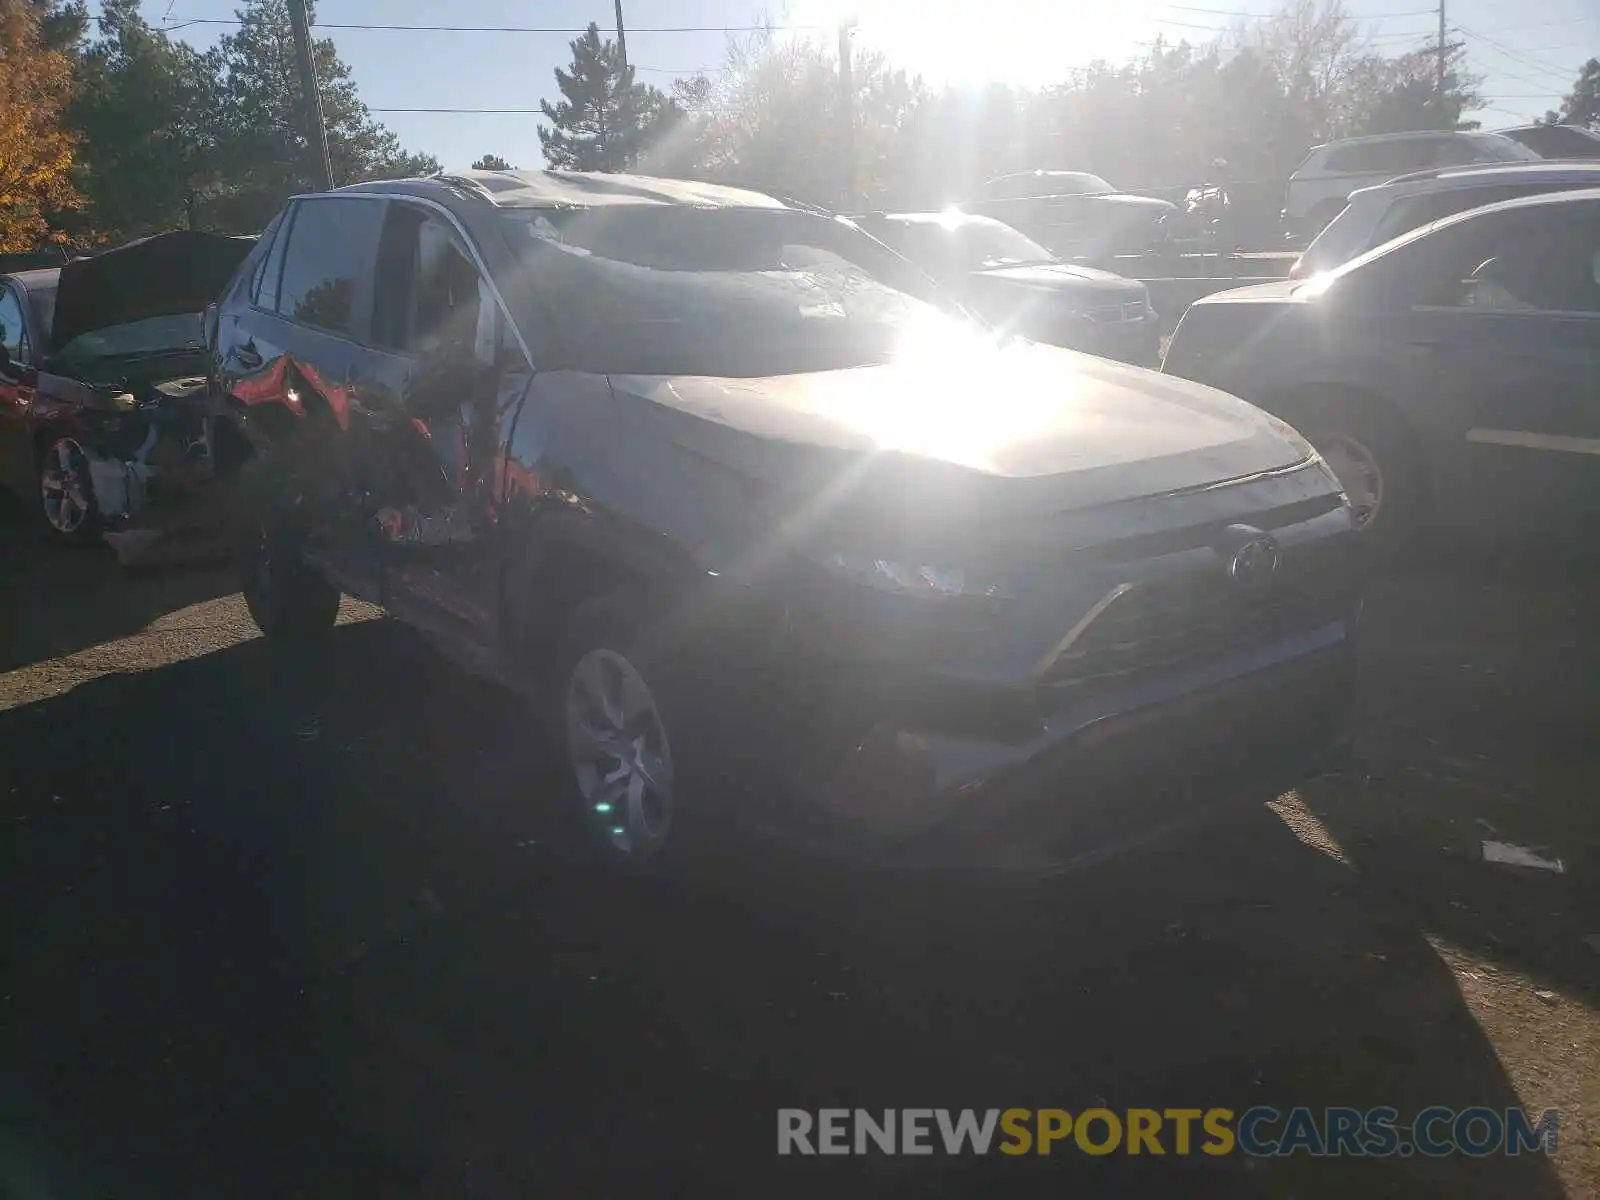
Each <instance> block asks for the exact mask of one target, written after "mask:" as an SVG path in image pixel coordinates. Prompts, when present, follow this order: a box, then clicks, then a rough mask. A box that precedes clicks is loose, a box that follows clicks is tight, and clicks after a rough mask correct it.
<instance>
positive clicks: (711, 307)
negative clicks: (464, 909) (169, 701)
mask: <svg viewBox="0 0 1600 1200" xmlns="http://www.w3.org/2000/svg"><path fill="white" fill-rule="evenodd" d="M208 338H209V346H210V352H211V355H212V364H211V379H212V391H213V402H214V405H215V414H216V416H217V417H218V418H219V419H224V420H228V421H232V422H234V423H235V424H236V425H237V427H238V429H239V430H240V431H241V432H242V434H243V435H244V436H245V437H246V438H247V439H248V441H249V443H250V444H251V445H252V446H253V447H254V448H255V452H256V457H255V459H254V460H253V461H251V462H249V463H248V464H246V470H247V472H248V474H249V475H250V476H251V477H252V478H251V481H250V484H249V486H248V487H246V488H244V489H243V490H244V491H245V493H246V495H248V496H250V497H252V498H253V499H252V502H251V503H252V507H251V508H250V509H249V511H251V512H252V513H253V514H254V515H253V517H252V518H251V519H250V520H249V521H248V522H247V524H248V531H247V533H246V534H245V538H244V542H243V547H242V550H243V558H242V573H243V576H244V590H245V596H246V599H247V601H248V603H249V606H250V611H251V613H252V615H253V616H254V617H255V620H256V622H257V624H259V625H260V627H261V629H262V630H263V631H264V632H265V633H266V634H268V635H269V636H277V635H296V636H306V635H313V634H316V633H319V632H321V631H324V630H326V629H327V628H328V627H329V626H331V625H332V624H333V622H334V617H335V610H336V608H337V605H338V600H339V594H340V593H341V592H346V593H350V594H352V595H355V596H358V597H361V598H364V599H366V600H370V601H374V602H378V603H381V604H382V605H383V606H384V607H386V608H387V609H388V610H389V611H390V612H391V613H393V614H394V615H395V616H397V617H399V618H400V619H401V620H403V621H406V622H408V623H410V624H411V625H413V626H414V627H416V628H417V629H419V630H421V631H422V632H423V633H424V634H425V635H427V636H428V637H429V638H430V639H431V640H432V641H434V642H435V643H437V644H438V645H439V646H440V647H441V648H442V649H443V650H444V651H445V652H446V653H447V654H449V655H450V656H452V657H454V658H456V659H457V660H459V661H461V662H463V663H465V664H467V665H469V666H470V667H472V668H474V669H477V670H479V671H483V672H486V673H489V674H491V675H493V676H495V677H498V678H500V679H503V680H505V681H507V682H510V683H512V684H513V685H515V686H516V687H518V688H519V689H520V690H524V691H526V692H529V693H531V694H533V695H534V696H536V697H539V698H542V702H541V703H538V704H535V705H534V706H533V708H532V711H533V712H534V713H536V714H542V716H541V719H548V720H549V722H550V727H551V728H550V732H551V733H552V734H553V735H554V738H555V741H556V743H557V744H558V745H559V746H561V747H562V748H563V751H564V753H565V755H566V759H567V768H568V770H567V776H568V778H569V779H570V781H571V784H572V793H573V795H572V803H573V809H572V811H574V812H581V813H583V814H586V820H587V822H588V824H589V825H590V827H591V828H592V831H593V832H594V833H595V835H596V836H597V840H598V843H599V845H600V846H601V847H602V848H603V850H604V852H606V853H608V854H612V855H614V856H616V857H619V858H621V859H623V860H626V861H637V860H643V859H657V860H659V856H660V855H661V853H662V851H663V850H667V849H669V848H677V849H676V850H675V853H681V852H682V850H681V847H682V846H683V845H684V844H685V843H686V842H687V843H688V844H695V843H698V842H700V838H699V836H698V835H697V834H696V830H697V828H698V830H700V831H702V832H703V831H705V830H706V829H708V828H714V829H719V830H720V829H726V828H728V827H730V824H737V823H741V822H742V823H748V824H753V825H757V826H761V827H764V828H766V829H767V830H769V831H772V830H774V829H776V828H781V829H782V830H783V832H785V833H787V834H788V835H790V836H797V837H801V838H802V839H804V840H805V841H807V842H811V843H818V842H825V843H832V844H834V845H837V846H840V847H846V846H848V847H850V848H852V849H855V850H860V849H861V848H862V847H863V846H865V847H868V848H869V849H871V850H874V851H878V852H881V853H882V854H883V855H886V856H888V857H889V858H891V859H895V860H897V861H907V862H918V863H922V862H933V861H941V860H943V858H944V857H945V856H950V857H953V858H955V859H960V860H966V861H972V859H973V856H974V855H977V854H979V853H980V851H984V852H987V851H989V850H994V851H996V852H998V850H999V848H1001V847H1009V846H1012V845H1014V844H1016V843H1017V842H1018V841H1021V842H1025V843H1028V844H1029V845H1030V846H1031V848H1032V849H1034V850H1037V849H1038V848H1039V847H1040V846H1041V845H1044V844H1047V843H1048V844H1052V845H1053V844H1055V842H1054V840H1053V839H1054V835H1056V834H1059V833H1062V832H1065V833H1066V834H1070V835H1071V837H1070V839H1069V843H1070V844H1071V845H1080V844H1082V843H1083V842H1084V841H1085V840H1087V839H1091V838H1093V839H1095V840H1096V841H1097V843H1099V842H1103V841H1104V840H1105V839H1106V838H1115V837H1117V836H1119V835H1134V836H1138V835H1145V834H1148V833H1149V832H1150V831H1151V829H1152V827H1153V826H1154V825H1155V824H1156V823H1158V822H1166V821H1172V820H1174V819H1177V818H1181V817H1185V816H1187V815H1189V812H1190V810H1189V809H1188V808H1186V804H1187V803H1188V802H1189V801H1188V800H1186V799H1175V798H1174V797H1192V795H1193V794H1194V793H1193V791H1192V789H1191V788H1190V787H1189V786H1188V785H1189V784H1190V783H1191V782H1192V781H1193V780H1195V779H1208V780H1210V779H1215V780H1221V779H1224V778H1228V779H1232V778H1234V777H1235V776H1236V774H1239V773H1247V774H1249V775H1251V776H1252V777H1267V776H1270V778H1271V780H1272V781H1273V782H1275V783H1281V784H1284V785H1288V784H1290V783H1292V782H1294V781H1297V780H1299V779H1301V778H1303V777H1304V776H1305V775H1306V774H1307V773H1309V772H1312V771H1314V769H1315V766H1316V764H1317V763H1318V762H1320V761H1322V759H1323V756H1324V755H1325V754H1326V753H1327V752H1328V751H1329V750H1330V749H1331V748H1334V747H1336V746H1337V745H1339V744H1340V743H1341V741H1342V738H1343V719H1344V714H1345V710H1346V706H1347V701H1348V696H1349V690H1350V684H1351V645H1350V641H1351V634H1352V628H1353V623H1354V619H1355V618H1354V614H1355V612H1356V609H1357V605H1358V599H1357V597H1356V595H1355V594H1354V592H1353V588H1352V582H1351V581H1352V579H1353V576H1352V575H1351V573H1350V571H1349V570H1348V562H1347V551H1348V549H1349V542H1350V540H1351V528H1352V524H1351V517H1350V512H1349V509H1348V507H1347V506H1346V504H1345V503H1344V500H1343V498H1342V496H1341V493H1340V491H1339V488H1338V485H1337V483H1336V481H1335V480H1334V478H1333V476H1332V475H1331V474H1330V472H1329V471H1328V470H1327V468H1326V467H1325V466H1324V465H1323V464H1322V462H1321V460H1320V459H1319V458H1318V457H1317V456H1316V455H1315V453H1314V452H1313V451H1312V450H1311V448H1310V446H1309V445H1308V444H1307V443H1306V442H1305V441H1303V440H1302V439H1301V438H1300V437H1299V436H1298V435H1296V434H1295V433H1294V432H1293V431H1292V430H1290V429H1289V428H1288V427H1287V426H1285V425H1284V424H1282V423H1281V422H1279V421H1278V420H1276V419H1275V418H1272V417H1269V416H1267V415H1266V414H1263V413H1261V412H1260V411H1258V410H1256V409H1254V408H1252V407H1250V406H1249V405H1247V404H1245V403H1243V402H1242V401H1239V400H1236V399H1234V398H1232V397H1230V396H1226V395H1223V394H1221V393H1219V392H1214V391H1211V390H1209V389H1207V388H1204V387H1199V386H1196V385H1194V384H1190V383H1186V382H1183V381H1180V380H1174V379H1170V378H1166V377H1163V376H1160V375H1157V374H1154V373H1148V372H1135V371H1129V370H1127V369H1126V368H1125V367H1122V366H1119V365H1117V364H1113V363H1108V362H1103V361H1101V360H1097V359H1092V358H1087V357H1084V356H1081V355H1076V354H1072V353H1068V352H1063V351H1060V350H1056V349H1054V348H1051V347H1047V346H1038V345H1034V344H1032V343H1028V342H1020V341H1006V340H1001V339H998V338H997V337H996V336H995V335H994V334H992V333H991V332H989V331H987V330H986V329H984V328H982V327H980V326H978V325H976V324H975V323H974V322H972V321H971V320H970V318H968V317H967V316H966V315H965V313H964V312H963V310H961V309H960V308H958V307H956V306H955V305H953V304H951V303H950V302H949V301H948V300H946V299H945V298H944V296H943V295H942V293H940V292H939V291H938V290H937V288H936V287H935V286H934V285H933V284H932V283H931V282H930V281H929V280H928V279H927V278H926V277H925V276H924V275H922V274H921V273H920V272H918V271H917V270H916V269H915V268H913V267H911V266H910V265H909V264H908V263H906V262H905V260H903V259H901V258H900V257H898V256H897V255H895V254H893V253H891V252H890V251H888V250H887V249H885V248H884V247H883V246H882V245H881V244H879V243H878V242H876V241H875V240H873V239H872V238H870V237H868V236H867V235H865V234H863V233H862V232H861V231H860V230H859V229H857V228H855V227H854V226H852V225H851V224H850V223H849V222H847V221H843V220H839V219H834V218H829V217H826V216H822V215H818V214H816V213H813V212H809V211H799V210H797V209H794V208H791V207H788V206H785V205H783V204H780V203H778V202H776V201H774V200H771V199H769V198H767V197H765V196H760V195H757V194H754V193H750V192H742V191H735V190H732V189H727V188H719V187H714V186H711V185H705V184H695V183H685V182H679V181H669V180H653V179H645V178H640V177H630V176H624V175H584V174H577V173H565V172H537V171H525V172H475V173H470V174H463V175H459V176H438V177H434V178H430V179H426V180H407V181H401V182H394V183H369V184H361V185H358V186H355V187H349V188H344V189H341V190H339V191H336V192H332V193H328V194H324V195H314V196H304V197H300V198H298V199H296V200H294V201H292V202H291V203H290V205H289V206H288V208H287V209H286V210H285V212H284V213H283V214H282V215H281V216H280V217H279V218H278V219H277V220H276V221H275V222H274V223H273V225H272V226H271V228H270V229H269V230H268V231H267V232H266V234H265V235H264V236H263V237H262V238H261V241H260V244H259V246H258V247H257V249H256V251H255V252H254V253H253V254H252V255H251V257H250V258H249V259H248V260H247V261H246V262H245V264H244V265H243V266H242V267H241V269H240V271H239V274H238V275H237V277H236V278H235V280H234V281H233V283H232V284H231V285H230V287H229V289H228V291H227V293H226V294H225V296H224V297H223V298H222V300H221V301H220V302H219V303H218V305H217V306H216V307H215V308H214V310H213V311H212V312H211V313H210V314H209V331H208ZM1236 768H1243V769H1244V770H1243V771H1242V772H1236V771H1235V769H1236ZM1130 771H1132V772H1133V773H1134V774H1135V775H1136V776H1137V778H1138V780H1139V781H1140V786H1139V787H1135V788H1126V787H1124V788H1120V789H1113V788H1111V787H1110V784H1111V783H1112V782H1116V781H1125V780H1126V779H1127V777H1128V772H1130ZM1051 779H1053V780H1055V781H1057V782H1056V786H1054V787H1048V788H1047V787H1043V786H1040V785H1041V783H1042V782H1043V781H1046V780H1051ZM1067 780H1070V781H1072V782H1063V781H1067ZM1168 782H1171V783H1172V784H1173V786H1172V787H1170V788H1169V787H1166V786H1164V785H1165V784H1166V783H1168ZM669 834H670V837H669ZM701 844H703V843H701Z"/></svg>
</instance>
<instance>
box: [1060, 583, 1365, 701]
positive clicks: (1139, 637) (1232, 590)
mask: <svg viewBox="0 0 1600 1200" xmlns="http://www.w3.org/2000/svg"><path fill="white" fill-rule="evenodd" d="M1294 566H1295V564H1293V562H1292V559H1290V560H1286V561H1285V563H1284V570H1283V573H1284V574H1285V575H1291V574H1292V573H1293V571H1294ZM1353 599H1354V597H1353V595H1352V592H1351V590H1350V589H1349V588H1348V587H1335V586H1329V582H1328V581H1327V580H1324V579H1313V578H1308V577H1306V576H1304V575H1303V576H1302V577H1301V578H1299V579H1297V580H1295V581H1294V582H1292V583H1287V582H1286V583H1276V582H1275V583H1273V584H1271V585H1269V586H1267V587H1265V588H1262V589H1260V590H1251V589H1247V588H1243V587H1240V586H1238V585H1236V584H1234V583H1233V582H1232V581H1230V580H1229V579H1228V578H1227V577H1226V576H1225V575H1224V574H1223V573H1222V572H1221V570H1220V569H1219V570H1217V571H1216V572H1215V573H1214V574H1212V573H1209V572H1208V573H1207V575H1206V576H1205V577H1204V578H1203V579H1195V578H1190V577H1186V578H1184V579H1183V580H1181V581H1177V582H1154V583H1149V584H1143V585H1137V586H1134V587H1132V588H1130V589H1129V590H1128V591H1127V592H1125V593H1124V594H1122V595H1120V596H1118V597H1117V598H1116V599H1115V600H1113V601H1112V602H1111V603H1110V604H1109V605H1107V606H1106V608H1105V610H1104V611H1103V612H1101V613H1100V615H1099V616H1098V617H1096V618H1095V619H1094V620H1093V621H1092V622H1091V623H1090V624H1089V625H1088V626H1087V627H1086V628H1085V629H1084V630H1083V632H1082V633H1081V634H1080V635H1079V636H1078V638H1077V639H1076V640H1075V641H1074V642H1073V643H1072V644H1071V645H1070V646H1068V647H1067V649H1066V650H1065V651H1064V652H1063V653H1062V654H1061V655H1060V657H1059V658H1057V659H1056V661H1055V662H1054V663H1052V664H1051V665H1050V667H1049V668H1048V669H1047V670H1046V672H1045V675H1044V677H1043V680H1042V682H1043V683H1045V684H1047V685H1050V686H1052V687H1064V688H1071V689H1074V690H1077V689H1080V688H1082V689H1093V688H1097V687H1103V686H1109V685H1117V684H1131V683H1135V682H1138V681H1140V680H1143V679H1149V678H1155V677H1159V676H1161V675H1165V674H1171V673H1173V672H1175V671H1181V670H1184V669H1186V668H1191V667H1200V666H1204V665H1206V664H1207V663H1211V662H1217V661H1220V660H1222V659H1225V658H1228V657H1230V656H1231V655H1234V654H1237V653H1239V652H1241V651H1244V650H1247V649H1249V648H1251V647H1253V646H1259V645H1265V644H1267V643H1269V642H1272V641H1276V640H1278V639H1280V638H1283V637H1287V636H1290V635H1293V634H1296V633H1303V632H1307V631H1309V630H1313V629H1317V628H1319V627H1321V626H1323V625H1326V624H1328V623H1329V622H1331V621H1335V620H1338V619H1339V618H1341V617H1343V616H1344V615H1346V613H1348V611H1349V609H1350V605H1351V603H1352V601H1353Z"/></svg>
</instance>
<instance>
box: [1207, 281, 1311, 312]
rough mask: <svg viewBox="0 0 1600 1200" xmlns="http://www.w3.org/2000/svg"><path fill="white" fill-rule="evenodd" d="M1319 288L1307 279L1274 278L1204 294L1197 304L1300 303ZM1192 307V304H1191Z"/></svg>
mask: <svg viewBox="0 0 1600 1200" xmlns="http://www.w3.org/2000/svg"><path fill="white" fill-rule="evenodd" d="M1317 292H1318V289H1317V288H1315V287H1313V286H1311V284H1310V281H1309V280H1305V279H1283V280H1273V281H1272V282H1271V283H1255V284H1251V285H1250V286H1249V287H1241V288H1230V289H1229V290H1228V291H1226V292H1213V293H1212V294H1211V295H1209V296H1202V297H1200V299H1198V300H1196V301H1195V304H1197V305H1198V304H1286V303H1294V304H1298V303H1301V302H1303V301H1305V300H1308V299H1310V298H1311V297H1312V296H1314V295H1316V294H1317ZM1191 307H1192V306H1191Z"/></svg>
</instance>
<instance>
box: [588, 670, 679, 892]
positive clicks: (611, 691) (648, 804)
mask: <svg viewBox="0 0 1600 1200" xmlns="http://www.w3.org/2000/svg"><path fill="white" fill-rule="evenodd" d="M566 741H567V758H568V762H569V763H570V765H571V768H572V772H573V776H574V778H575V779H576V781H577V784H578V791H579V793H580V794H581V796H582V797H583V803H584V806H585V809H586V810H587V811H586V816H587V818H588V819H589V820H590V821H593V822H594V823H595V826H596V828H597V829H598V830H599V831H600V833H601V834H602V839H603V840H604V841H605V842H606V843H607V844H608V845H610V846H611V847H612V849H614V850H615V851H616V852H617V853H618V854H620V855H621V856H623V857H625V858H628V859H633V860H639V861H642V860H644V859H646V858H648V857H650V856H651V855H652V854H654V853H655V852H656V851H657V850H658V849H660V847H661V846H662V844H663V843H664V842H665V841H666V837H667V832H668V830H669V828H670V827H671V824H672V800H673V790H672V749H671V746H670V745H669V744H668V741H667V734H666V729H665V727H664V726H663V724H662V721H661V712H660V709H659V708H658V706H657V704H656V700H655V697H654V696H653V695H652V694H651V692H650V688H649V686H648V685H647V684H646V683H645V680H644V676H643V675H641V674H640V673H639V670H638V668H636V667H635V666H634V665H633V664H632V663H631V662H629V661H628V660H627V659H626V658H624V657H623V656H622V655H621V654H618V653H617V652H615V651H613V650H606V649H595V650H591V651H589V652H588V653H587V654H585V655H584V656H583V657H582V658H580V659H579V660H578V662H577V663H576V664H575V665H574V667H573V669H572V675H571V677H570V679H569V680H568V683H567V698H566Z"/></svg>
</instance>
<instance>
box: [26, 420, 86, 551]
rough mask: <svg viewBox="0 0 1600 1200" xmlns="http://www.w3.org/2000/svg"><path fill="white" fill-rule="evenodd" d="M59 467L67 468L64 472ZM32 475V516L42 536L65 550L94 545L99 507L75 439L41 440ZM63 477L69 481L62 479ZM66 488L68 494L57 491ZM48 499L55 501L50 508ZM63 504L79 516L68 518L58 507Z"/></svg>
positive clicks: (82, 454) (55, 437)
mask: <svg viewBox="0 0 1600 1200" xmlns="http://www.w3.org/2000/svg"><path fill="white" fill-rule="evenodd" d="M63 463H66V464H69V465H68V466H67V467H65V468H64V467H63V466H62V465H61V464H63ZM34 474H35V481H34V492H33V494H34V512H35V513H36V514H37V515H38V518H39V527H40V529H41V530H43V532H44V534H45V536H46V537H48V538H49V539H50V540H51V541H54V542H57V543H59V544H61V545H69V546H90V545H93V544H95V543H96V542H98V541H99V540H100V535H101V533H102V532H103V530H104V526H103V525H102V523H101V520H100V505H99V502H98V501H97V500H96V499H95V494H94V480H93V479H92V478H91V477H90V475H89V462H88V459H87V457H86V456H85V454H84V450H83V447H82V445H81V444H79V442H78V439H76V438H74V437H71V436H68V435H66V434H59V435H49V436H47V437H45V438H44V439H42V440H41V442H40V443H39V456H38V462H37V465H36V467H35V473H34ZM64 474H65V475H70V476H71V478H70V479H68V478H64V477H63V476H64ZM68 487H70V488H71V489H72V493H71V494H68V493H65V492H63V491H62V490H61V489H64V488H68ZM52 496H54V497H55V499H54V507H53V506H52ZM63 504H65V505H68V506H70V511H71V512H72V513H74V514H81V515H77V516H74V517H68V516H67V515H66V511H67V510H66V509H63V508H62V507H61V506H62V505H63Z"/></svg>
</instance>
